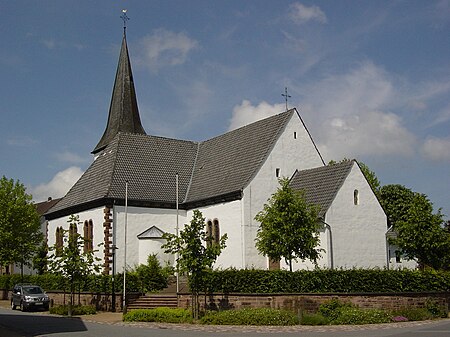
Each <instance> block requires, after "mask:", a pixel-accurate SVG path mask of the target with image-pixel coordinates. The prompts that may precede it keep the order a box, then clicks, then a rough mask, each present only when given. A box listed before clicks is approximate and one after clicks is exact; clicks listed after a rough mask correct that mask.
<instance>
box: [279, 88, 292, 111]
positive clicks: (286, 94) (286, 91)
mask: <svg viewBox="0 0 450 337" xmlns="http://www.w3.org/2000/svg"><path fill="white" fill-rule="evenodd" d="M281 96H283V97H284V99H285V101H286V111H288V98H291V97H292V96H291V95H288V90H287V87H285V88H284V94H281Z"/></svg>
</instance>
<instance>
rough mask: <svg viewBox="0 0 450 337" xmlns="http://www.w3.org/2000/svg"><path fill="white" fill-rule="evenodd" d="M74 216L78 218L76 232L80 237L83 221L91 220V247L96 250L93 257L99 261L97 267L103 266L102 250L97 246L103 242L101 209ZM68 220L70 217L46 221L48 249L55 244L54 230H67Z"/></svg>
mask: <svg viewBox="0 0 450 337" xmlns="http://www.w3.org/2000/svg"><path fill="white" fill-rule="evenodd" d="M74 215H78V216H79V220H80V223H79V224H78V226H77V232H78V234H80V235H83V232H84V221H86V220H87V221H89V220H92V223H93V224H94V226H93V239H94V242H93V246H94V250H98V251H97V252H95V257H97V258H99V259H101V261H99V262H98V264H99V265H102V264H103V262H104V261H103V248H102V247H101V246H100V247H99V246H98V245H99V244H101V243H103V242H104V237H105V236H104V233H103V221H104V219H103V217H104V213H103V207H99V208H94V209H90V210H87V211H84V212H80V213H75V214H74ZM69 218H70V216H65V217H62V218H57V219H53V220H49V221H48V245H49V247H51V246H54V245H55V242H56V228H57V227H62V228H63V229H65V230H68V229H69V222H68V221H69Z"/></svg>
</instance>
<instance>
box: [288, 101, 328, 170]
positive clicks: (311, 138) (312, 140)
mask: <svg viewBox="0 0 450 337" xmlns="http://www.w3.org/2000/svg"><path fill="white" fill-rule="evenodd" d="M293 110H295V112H297V116H298V118H300V122H302V124H303V127H304V128H305V130H306V132H307V133H308V136H309V139H310V140H311V142H312V143H313V145H314V148H315V149H316V151H317V153H318V154H319V157H320V160H322V163H323V165H326V164H325V161H324V160H323V157H322V154H321V153H320V151H319V148H318V147H317V145H316V143H315V142H314V139H313V137H312V135H311V133H310V132H309V129H308V127H307V126H306V124H305V122H304V121H303V118H302V116H300V113H299V112H298V110H297V108H293Z"/></svg>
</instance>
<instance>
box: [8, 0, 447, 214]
mask: <svg viewBox="0 0 450 337" xmlns="http://www.w3.org/2000/svg"><path fill="white" fill-rule="evenodd" d="M123 8H127V9H128V13H127V14H128V16H129V17H130V21H128V24H127V25H128V28H127V40H128V47H129V50H130V57H131V62H132V67H133V74H134V80H135V85H136V91H137V95H138V104H139V109H140V114H141V119H142V122H143V126H144V128H145V130H146V132H147V133H148V134H153V135H161V136H166V137H174V138H180V139H188V140H205V139H208V138H210V137H212V136H215V135H218V134H221V133H224V132H226V131H228V130H231V129H233V128H236V127H238V126H241V125H243V124H246V123H249V122H252V121H254V120H257V119H260V118H263V117H266V116H269V115H271V114H274V113H279V112H282V111H283V110H284V99H283V97H282V96H281V94H282V93H283V92H284V88H285V87H288V90H289V94H290V95H291V96H292V97H291V98H290V99H289V106H290V107H296V108H297V109H298V110H299V112H300V114H301V116H302V117H303V119H304V121H305V123H306V125H307V127H308V128H309V131H310V132H311V134H312V136H313V138H314V140H315V142H316V144H317V145H318V147H319V149H320V151H321V153H322V155H323V156H324V158H325V160H326V161H327V162H328V161H329V160H332V159H333V160H340V159H342V158H344V157H347V158H356V159H358V160H360V161H362V162H364V163H365V164H367V165H368V166H369V167H370V168H371V169H372V170H373V171H375V173H376V174H377V176H378V178H379V179H380V181H381V183H382V184H383V185H386V184H393V183H398V184H402V185H405V186H407V187H408V188H411V189H412V190H414V191H417V192H422V193H425V194H426V195H428V197H429V198H430V200H431V201H432V202H433V204H434V205H435V207H436V208H439V207H441V208H443V212H444V213H445V214H447V215H448V214H450V131H449V130H450V1H448V0H440V1H356V0H355V1H314V2H312V1H288V0H286V1H284V0H276V1H275V0H272V1H267V0H246V1H242V0H239V1H233V0H227V1H196V0H191V1H181V0H180V1H170V0H165V1H66V0H59V1H57V0H53V1H45V0H42V1H22V0H16V1H6V0H0V10H1V13H2V19H1V20H0V28H1V32H2V34H1V37H0V41H1V45H2V48H1V49H0V78H1V81H0V115H1V124H0V155H1V161H0V175H6V176H7V177H8V178H14V179H19V180H20V181H21V182H23V183H24V184H25V185H26V186H27V191H28V192H29V193H32V194H33V196H34V197H35V200H36V201H42V200H45V199H46V198H47V196H52V197H61V196H62V195H63V194H64V193H65V192H66V191H67V190H68V188H69V187H70V186H71V185H72V184H73V183H74V181H75V180H76V179H77V178H78V177H79V176H80V175H81V173H82V172H83V171H84V170H85V169H86V168H87V167H88V165H89V164H90V163H91V161H92V156H91V154H90V152H91V151H92V149H93V148H94V147H95V145H96V144H97V142H98V141H99V139H100V137H101V135H102V133H103V131H104V128H105V125H106V120H107V114H108V109H109V103H110V99H111V91H112V85H113V81H114V75H115V71H116V66H117V60H118V54H119V47H120V43H121V38H122V21H121V19H120V15H121V10H122V9H123Z"/></svg>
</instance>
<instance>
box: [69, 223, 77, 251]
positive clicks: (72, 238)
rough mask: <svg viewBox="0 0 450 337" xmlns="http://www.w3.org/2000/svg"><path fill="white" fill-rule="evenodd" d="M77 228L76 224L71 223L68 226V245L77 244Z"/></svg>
mask: <svg viewBox="0 0 450 337" xmlns="http://www.w3.org/2000/svg"><path fill="white" fill-rule="evenodd" d="M77 239H78V230H77V224H75V223H71V224H70V227H69V245H74V246H76V245H77Z"/></svg>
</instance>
